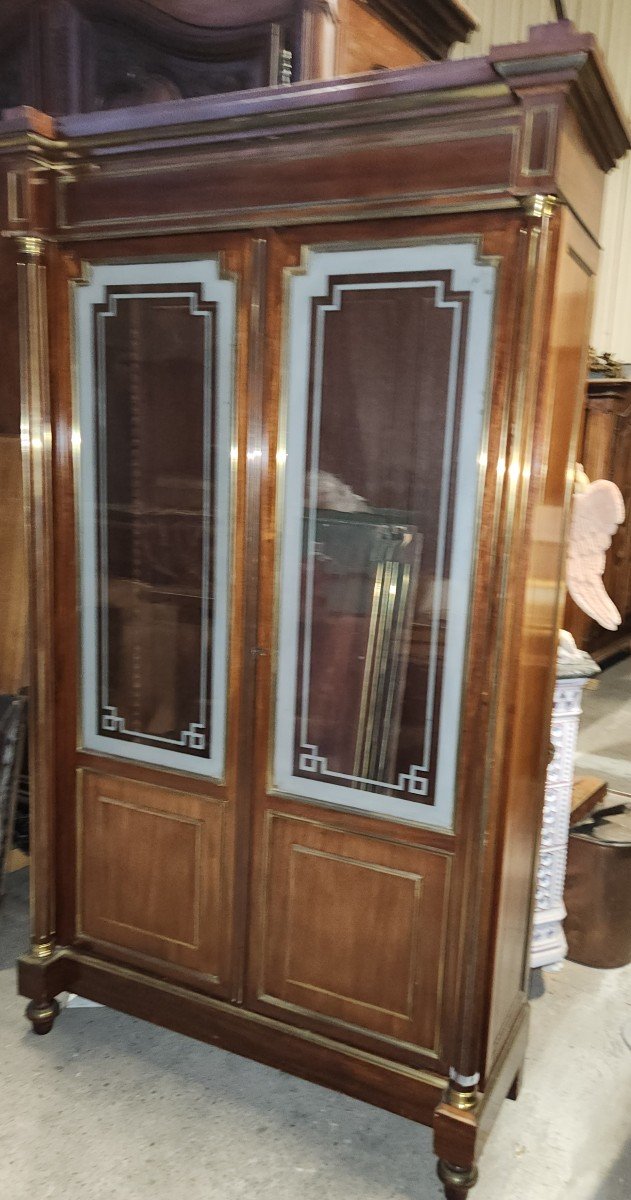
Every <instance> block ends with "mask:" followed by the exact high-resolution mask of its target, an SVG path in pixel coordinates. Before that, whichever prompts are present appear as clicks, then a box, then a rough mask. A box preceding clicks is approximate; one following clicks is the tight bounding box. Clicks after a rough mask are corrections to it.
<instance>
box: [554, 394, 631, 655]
mask: <svg viewBox="0 0 631 1200" xmlns="http://www.w3.org/2000/svg"><path fill="white" fill-rule="evenodd" d="M577 461H578V462H580V463H582V464H583V468H584V470H585V471H586V473H587V475H588V476H589V478H590V479H610V480H611V481H612V482H613V483H615V484H617V485H618V487H619V488H620V491H621V492H622V496H623V499H624V506H625V511H626V514H627V515H626V520H625V522H624V524H623V525H621V526H620V528H619V530H618V532H617V533H616V534H615V535H614V537H613V539H612V542H611V548H610V549H609V550H608V551H607V565H606V567H605V574H604V583H605V587H606V589H607V592H608V593H609V595H610V596H611V599H612V600H613V602H614V604H615V605H616V608H617V609H618V611H619V612H620V615H621V617H622V624H621V625H620V628H619V629H617V630H615V631H612V630H609V629H603V628H602V627H601V626H600V625H599V624H598V623H597V622H596V621H593V620H592V619H591V617H588V616H587V614H586V613H584V612H582V611H581V610H580V609H579V608H578V607H577V605H576V604H575V603H574V601H573V600H572V599H571V598H570V597H568V599H567V605H566V610H565V628H566V629H569V631H570V633H571V634H572V635H573V637H574V638H575V639H576V644H577V645H578V646H579V647H580V649H581V650H587V652H588V653H589V654H592V655H593V656H594V658H595V659H596V661H597V662H605V661H607V660H608V659H610V658H612V657H613V656H614V655H616V654H620V653H628V652H629V651H631V380H628V379H590V380H589V381H588V384H587V396H586V398H585V410H584V415H583V424H582V434H581V441H580V444H579V450H578V455H577Z"/></svg>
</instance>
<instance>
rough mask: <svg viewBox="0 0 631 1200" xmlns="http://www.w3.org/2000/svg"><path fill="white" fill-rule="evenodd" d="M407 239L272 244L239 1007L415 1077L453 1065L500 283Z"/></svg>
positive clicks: (458, 253) (314, 235)
mask: <svg viewBox="0 0 631 1200" xmlns="http://www.w3.org/2000/svg"><path fill="white" fill-rule="evenodd" d="M407 228H409V229H410V230H411V233H412V236H410V237H407V238H405V237H404V238H402V239H401V240H400V241H395V240H394V239H392V238H390V239H385V238H384V237H383V232H382V231H381V230H379V229H377V230H375V227H374V226H372V227H366V228H365V230H362V228H361V227H357V228H355V229H353V230H352V231H350V230H349V231H347V230H344V229H343V228H342V229H341V230H340V228H339V227H338V228H337V229H336V231H335V234H336V236H335V238H333V237H332V236H331V233H330V231H327V230H325V229H319V230H315V231H309V232H308V234H305V232H304V231H296V232H287V233H284V234H282V235H278V237H276V238H275V240H274V241H273V244H272V247H271V252H270V266H269V293H268V298H269V312H270V314H271V315H270V320H271V321H272V323H273V329H272V331H271V336H270V337H269V338H268V344H269V345H273V344H274V341H275V340H276V341H277V342H278V341H280V343H281V349H280V355H279V357H278V359H277V361H272V360H270V363H269V365H268V375H267V405H268V407H267V412H266V420H265V424H266V427H267V428H268V430H269V434H270V444H269V448H268V450H269V463H270V468H273V470H270V477H269V480H268V483H269V490H268V492H267V502H266V504H265V505H264V511H265V514H266V515H265V522H264V532H263V539H262V547H263V561H262V568H263V569H262V584H261V587H262V608H261V624H260V644H261V648H262V650H264V651H266V652H267V651H269V653H265V654H264V655H263V656H262V657H261V658H260V660H259V676H258V686H257V700H258V712H257V716H258V726H257V736H256V755H257V761H256V775H255V778H256V806H257V813H256V824H255V836H254V842H253V847H254V866H253V879H254V891H253V895H252V927H251V942H250V954H251V957H250V974H249V981H248V988H249V993H248V994H249V1003H250V1004H251V1005H253V1006H255V1007H259V1008H261V1009H262V1010H263V1011H265V1012H267V1013H269V1014H272V1013H273V1014H275V1015H276V1016H280V1015H282V1017H283V1019H289V1020H292V1021H295V1022H297V1023H302V1024H306V1025H307V1026H308V1027H309V1028H313V1027H316V1028H319V1029H320V1030H321V1032H322V1033H323V1034H327V1033H328V1034H329V1035H331V1034H332V1036H334V1037H337V1038H343V1039H344V1040H347V1041H350V1042H354V1043H355V1044H360V1045H366V1044H370V1043H371V1040H372V1044H373V1046H374V1045H375V1044H378V1042H380V1043H381V1044H382V1051H383V1049H384V1044H387V1053H388V1054H389V1055H390V1056H392V1055H394V1056H399V1057H402V1058H407V1059H411V1060H412V1061H417V1060H418V1058H419V1056H421V1057H424V1058H425V1059H427V1058H429V1059H432V1058H433V1059H436V1058H439V1057H440V1054H441V1013H442V1005H443V983H444V980H443V971H444V961H445V929H446V917H447V910H448V903H449V893H450V879H451V874H452V858H453V848H454V842H453V833H452V831H453V818H454V794H455V780H456V768H457V756H458V744H459V735H460V711H461V697H462V689H463V677H464V675H463V673H464V663H465V656H466V642H467V621H468V612H469V595H470V588H471V578H472V567H473V560H474V547H475V539H476V529H477V524H476V522H477V511H478V481H479V471H480V466H481V463H482V455H483V445H484V437H485V410H486V394H487V383H488V372H489V359H490V340H491V338H490V330H491V317H492V305H493V295H494V289H495V277H496V266H495V264H494V262H493V261H491V260H485V259H484V258H483V257H482V256H481V254H480V247H479V244H478V241H477V239H476V238H475V236H469V237H467V236H466V235H463V236H462V237H454V238H450V237H447V236H444V237H443V236H439V237H437V238H436V239H435V240H432V239H431V238H428V237H423V236H418V235H417V236H413V233H414V231H415V230H418V233H419V234H422V232H424V229H422V228H419V226H418V224H415V225H412V224H411V223H410V225H408V227H407ZM424 228H426V227H424ZM445 232H447V230H445ZM281 324H282V331H283V332H282V336H280V337H279V334H278V330H279V328H280V327H281ZM275 538H277V553H276V557H275V559H274V556H273V553H272V551H273V546H274V539H275ZM376 1039H378V1042H376Z"/></svg>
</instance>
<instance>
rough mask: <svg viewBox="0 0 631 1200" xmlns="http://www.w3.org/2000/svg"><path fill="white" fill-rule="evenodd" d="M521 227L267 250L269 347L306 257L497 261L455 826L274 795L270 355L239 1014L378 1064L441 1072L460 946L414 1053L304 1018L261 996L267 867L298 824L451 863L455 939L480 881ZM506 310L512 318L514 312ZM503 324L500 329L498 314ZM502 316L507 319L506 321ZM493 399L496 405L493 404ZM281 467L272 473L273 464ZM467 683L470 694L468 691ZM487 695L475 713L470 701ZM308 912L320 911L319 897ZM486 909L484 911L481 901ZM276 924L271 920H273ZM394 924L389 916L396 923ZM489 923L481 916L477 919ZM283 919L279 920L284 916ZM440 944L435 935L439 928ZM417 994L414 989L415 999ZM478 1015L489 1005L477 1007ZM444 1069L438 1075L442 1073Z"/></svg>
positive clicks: (420, 230) (273, 393) (392, 233)
mask: <svg viewBox="0 0 631 1200" xmlns="http://www.w3.org/2000/svg"><path fill="white" fill-rule="evenodd" d="M519 226H520V222H519V217H517V218H516V219H515V220H514V221H511V222H504V221H498V219H497V217H496V215H495V214H492V213H490V214H483V213H475V214H472V215H471V214H459V215H442V216H435V217H425V218H422V219H417V218H410V219H405V220H400V221H396V222H391V223H390V224H389V227H388V229H387V237H386V236H385V235H386V229H385V227H384V224H383V223H381V222H375V221H372V222H358V223H353V225H352V226H349V225H347V224H337V225H329V226H326V225H318V226H308V227H300V228H297V229H284V230H282V231H280V230H279V231H278V233H277V234H275V235H272V237H271V239H270V248H269V261H270V269H269V276H268V300H267V306H268V313H269V330H270V334H269V337H268V344H274V343H275V342H276V340H277V339H281V337H282V327H283V320H284V317H283V312H284V309H283V302H284V282H283V273H284V270H285V268H287V269H289V270H291V269H299V268H300V265H301V253H302V247H303V246H310V245H314V246H317V245H322V246H325V245H331V244H347V245H352V244H353V243H355V242H357V243H366V242H374V243H375V244H381V245H383V244H390V243H391V242H392V243H395V244H396V243H399V244H400V243H402V242H406V241H415V242H416V241H418V242H425V241H435V242H449V241H471V240H472V239H474V240H475V239H477V240H478V241H479V253H480V255H481V256H482V257H483V259H484V260H485V261H488V260H489V259H490V260H495V261H496V262H497V264H498V266H499V271H498V281H497V290H496V299H495V307H496V312H497V314H498V316H497V318H496V320H494V323H493V337H492V343H491V351H490V357H489V368H488V387H487V395H486V401H485V404H486V419H485V425H484V434H483V438H482V442H481V445H480V461H479V492H478V503H477V510H476V535H475V542H474V549H473V564H474V566H473V572H472V581H471V600H470V616H469V633H468V640H467V646H466V650H465V656H464V659H465V662H464V682H463V701H462V709H461V714H460V736H459V754H458V767H457V778H456V805H455V820H454V826H453V828H451V829H448V828H447V829H446V828H444V827H443V828H441V827H433V828H432V827H430V826H428V825H427V824H421V823H420V821H419V819H417V820H405V819H403V818H402V817H400V816H397V817H393V816H386V815H383V814H376V813H373V814H368V813H365V812H361V811H359V810H352V809H350V808H345V807H344V806H339V807H338V806H337V805H336V806H335V807H333V806H330V805H327V804H325V803H323V802H321V801H317V800H315V799H313V800H308V799H305V798H301V797H298V796H296V795H293V794H288V793H287V792H285V791H283V792H282V793H281V792H280V791H277V790H275V789H274V788H273V787H272V786H271V778H270V761H271V755H272V745H273V739H272V734H271V723H272V714H273V704H274V681H273V655H274V629H275V603H276V595H277V587H278V572H279V563H278V555H276V556H274V554H273V546H274V544H275V541H276V538H277V531H278V524H277V522H278V505H279V499H278V495H277V466H278V465H280V466H281V468H282V459H283V450H284V447H283V443H282V426H281V413H280V409H279V397H280V395H281V394H282V390H283V384H284V380H283V370H284V367H283V362H282V356H281V354H280V352H279V353H278V354H277V355H276V356H274V358H272V356H270V358H269V360H268V362H267V366H266V381H265V414H266V415H265V425H266V428H267V429H268V431H269V454H268V459H267V468H266V472H265V479H264V490H263V499H262V506H261V511H262V532H261V546H262V550H263V558H262V562H261V575H260V585H259V587H260V596H261V602H260V623H259V630H260V632H259V642H260V645H261V647H262V648H263V650H264V655H263V656H262V657H261V658H260V659H259V662H258V668H257V670H258V673H257V733H256V744H255V773H256V774H255V789H254V799H255V814H254V822H253V828H254V840H253V852H252V864H251V875H252V915H251V928H250V954H249V960H248V982H247V1003H248V1006H249V1007H251V1008H252V1009H254V1010H255V1011H260V1012H263V1013H265V1014H266V1015H268V1016H275V1017H276V1019H283V1020H286V1021H290V1022H291V1023H292V1024H295V1025H297V1026H299V1027H301V1028H308V1029H312V1030H316V1031H317V1032H318V1033H320V1034H322V1035H323V1036H333V1037H335V1038H337V1039H340V1040H343V1041H346V1042H348V1043H351V1044H353V1045H355V1046H358V1047H361V1048H363V1049H368V1050H371V1051H372V1052H377V1053H383V1054H385V1056H386V1057H388V1058H391V1059H397V1060H399V1061H403V1062H407V1063H409V1064H411V1065H415V1066H425V1067H427V1068H428V1069H439V1067H440V1069H442V1068H444V1069H446V1068H447V1067H448V1066H449V1063H448V1062H447V1054H448V1052H449V1050H448V1048H449V1045H450V1042H451V1041H452V1040H453V1039H454V1038H455V1037H456V1029H455V1026H454V1021H455V1019H456V1016H455V1010H454V1005H453V993H454V990H455V989H456V988H457V987H458V986H459V985H460V980H461V977H462V976H461V973H462V969H463V958H462V955H463V947H462V945H451V944H449V941H447V942H446V943H445V945H444V953H441V966H440V972H441V979H440V986H439V994H438V995H437V997H436V1006H437V1014H438V1016H437V1020H438V1026H439V1029H438V1033H437V1036H436V1039H435V1042H434V1044H433V1045H427V1044H425V1045H420V1044H419V1043H418V1042H416V1043H415V1044H413V1045H410V1044H407V1043H404V1042H403V1041H401V1040H397V1039H396V1038H395V1039H393V1040H390V1039H388V1038H385V1039H384V1038H383V1037H380V1035H378V1034H376V1033H375V1032H374V1031H372V1032H370V1031H368V1030H367V1029H361V1028H359V1027H358V1026H356V1027H351V1026H350V1025H349V1024H346V1023H344V1022H342V1021H340V1022H336V1021H334V1020H331V1018H330V1016H329V1017H328V1018H327V1017H325V1016H324V1015H322V1014H318V1013H314V1012H313V1011H307V1010H303V1009H301V1008H300V1007H297V1006H293V1007H292V1006H291V1005H287V1004H286V1003H284V1002H283V1001H282V1000H281V998H280V994H279V995H278V996H277V995H274V996H270V995H269V994H268V992H267V991H266V988H265V979H266V969H267V968H266V961H267V953H268V952H267V950H266V947H265V922H266V921H267V920H268V916H269V913H268V909H269V903H270V901H269V894H268V877H269V871H270V861H271V858H272V857H273V854H274V851H273V843H272V840H271V839H272V838H273V828H274V825H275V824H279V823H282V822H284V821H286V820H287V819H294V820H295V823H296V828H298V829H299V828H300V827H301V825H302V826H304V825H306V824H309V823H312V824H313V826H314V827H317V828H320V829H327V830H330V831H335V830H337V831H338V833H339V835H340V837H344V836H346V835H347V834H357V835H364V836H365V837H366V838H368V839H378V840H379V841H382V842H384V843H387V844H393V843H394V844H398V845H400V847H401V855H402V858H403V856H404V855H405V854H406V853H407V851H408V849H409V848H410V847H416V848H417V849H418V851H419V855H420V854H421V852H426V851H429V852H430V853H431V854H436V855H439V856H440V855H446V856H447V858H448V859H449V861H450V866H451V870H450V873H449V885H448V889H447V892H446V894H445V897H444V908H443V912H444V914H445V920H446V922H447V924H446V928H459V927H460V919H461V912H462V911H463V909H464V908H465V907H466V905H467V887H468V886H469V885H470V881H471V877H472V876H471V873H472V872H473V873H474V874H475V875H476V876H479V874H480V872H481V871H482V869H483V867H482V864H483V862H486V857H485V852H484V837H485V832H484V831H485V828H486V825H485V822H486V821H487V817H486V815H485V814H486V813H487V809H488V803H489V788H490V786H491V781H490V776H489V772H488V767H487V762H486V761H485V746H486V739H487V738H488V737H490V736H492V735H493V720H494V712H495V704H496V699H497V678H498V673H497V670H496V664H495V663H494V662H493V660H492V656H491V655H490V653H489V647H490V646H491V645H493V638H494V637H495V634H496V631H497V629H498V628H499V625H500V623H501V619H502V615H501V614H502V606H503V604H504V596H503V594H502V593H501V592H500V591H499V590H498V589H497V588H495V587H494V586H493V580H494V577H496V576H497V574H498V572H499V571H501V570H502V569H503V565H502V564H503V558H502V541H501V539H502V537H503V536H505V529H506V527H505V525H504V524H503V520H504V519H503V517H502V516H501V515H500V513H501V509H502V508H503V506H505V505H506V502H507V501H506V496H507V491H506V486H505V484H506V470H505V464H506V461H507V439H508V435H509V429H510V425H509V421H508V419H507V416H506V406H507V397H508V396H509V395H510V391H509V389H510V386H511V381H510V374H509V362H510V355H511V353H512V352H513V349H512V342H511V338H512V337H513V334H514V330H515V328H516V319H517V309H516V307H515V301H514V300H513V299H512V298H513V297H514V296H515V294H516V291H517V284H518V273H517V269H514V268H517V267H518V264H519V256H520V253H521V243H520V240H519ZM511 301H512V303H513V309H511V307H510V306H511ZM500 313H505V314H506V316H505V317H503V318H502V319H501V320H500V319H499V314H500ZM509 314H510V315H509ZM491 398H493V399H492V404H491ZM277 456H278V458H279V464H278V463H277ZM473 680H475V687H474V688H473V687H472V681H473ZM481 695H482V696H484V703H483V704H482V705H480V703H479V701H478V700H477V699H476V697H479V696H481ZM312 902H313V903H314V904H315V903H317V899H316V897H313V898H312ZM485 904H486V900H485ZM277 915H278V914H277ZM393 915H394V914H393ZM487 917H488V914H487V912H486V909H485V916H484V920H486V919H487ZM285 919H287V914H285ZM435 932H436V936H437V937H438V938H441V937H442V936H443V932H442V928H437V929H436V931H435ZM423 987H424V985H423V984H421V991H422V990H423ZM478 1004H479V1007H480V1012H481V1013H483V1011H484V1004H485V998H484V997H483V996H480V997H479V999H478ZM441 1064H442V1067H441Z"/></svg>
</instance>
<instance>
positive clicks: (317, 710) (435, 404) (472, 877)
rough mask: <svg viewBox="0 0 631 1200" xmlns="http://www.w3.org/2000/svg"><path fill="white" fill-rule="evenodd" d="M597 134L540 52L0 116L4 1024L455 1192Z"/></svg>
mask: <svg viewBox="0 0 631 1200" xmlns="http://www.w3.org/2000/svg"><path fill="white" fill-rule="evenodd" d="M393 7H394V6H393V5H390V4H388V5H386V4H385V3H384V4H383V6H381V8H382V9H383V13H384V15H387V11H388V12H389V11H392V10H393ZM410 7H411V6H410ZM386 10H387V11H386ZM628 144H629V142H628V135H627V131H626V126H625V124H624V121H623V119H622V117H621V116H620V112H619V110H618V108H617V105H616V101H615V99H614V98H613V97H612V96H611V94H610V92H609V85H608V83H607V79H606V76H605V75H604V73H603V72H602V71H601V68H600V59H599V55H598V51H597V48H596V46H595V43H594V40H593V38H591V37H590V35H583V34H578V33H576V32H574V31H573V29H572V27H571V26H569V25H568V24H566V23H560V24H559V25H553V26H545V27H540V28H538V29H535V30H533V31H532V35H531V39H530V41H529V42H528V43H525V44H523V45H518V46H502V47H496V48H495V49H494V50H492V51H491V53H490V55H489V56H488V58H486V59H478V60H476V61H474V62H467V61H464V62H450V63H442V62H441V63H434V64H429V65H422V66H421V67H419V68H411V69H410V70H403V71H397V72H393V73H383V74H378V73H374V72H372V73H370V74H366V75H360V76H357V77H355V78H350V79H349V78H344V79H343V80H341V81H329V82H316V83H313V82H312V83H297V84H294V85H292V86H291V87H286V88H274V89H262V90H261V91H259V92H257V93H255V94H253V93H252V92H244V93H240V94H239V95H236V96H222V97H213V98H200V97H197V98H195V99H189V100H183V101H179V102H177V103H172V104H169V103H167V104H163V105H147V106H144V107H143V106H140V107H136V108H128V109H122V110H121V109H119V110H116V111H113V112H98V113H90V114H82V115H81V114H80V115H73V116H65V117H60V118H57V119H55V118H52V117H51V116H46V115H43V114H41V113H33V112H32V111H27V112H17V113H16V112H14V113H13V114H11V115H9V116H7V117H6V118H5V120H4V121H3V122H1V123H0V181H2V190H1V192H0V199H1V200H2V202H3V205H4V207H3V209H2V214H3V215H2V220H3V232H5V234H7V237H6V238H5V239H3V241H4V243H5V244H6V245H7V247H8V250H7V251H6V253H5V254H4V256H2V260H1V261H2V278H3V288H4V290H5V293H6V294H9V293H10V289H11V288H13V290H15V281H16V279H17V281H18V285H19V304H17V305H16V306H14V309H13V324H14V326H15V327H16V328H18V329H19V334H20V345H21V365H22V372H21V376H22V391H23V404H24V414H25V425H24V438H23V441H24V461H25V467H26V473H25V477H26V478H27V479H28V480H29V481H30V482H29V490H28V496H29V500H30V512H31V523H30V547H31V562H32V565H33V574H32V579H31V596H32V605H31V632H32V655H31V668H32V703H31V706H30V710H31V714H32V725H31V738H30V753H31V767H32V773H33V779H34V785H35V786H34V791H35V797H36V802H35V805H34V813H33V815H34V826H33V841H32V851H33V867H32V870H33V884H34V891H33V912H32V949H31V951H30V952H29V953H27V954H25V955H24V956H23V958H22V959H21V960H20V966H19V984H20V990H21V992H22V993H23V994H24V995H25V996H27V997H29V999H30V1000H31V1004H30V1006H29V1010H28V1011H29V1016H30V1018H31V1020H32V1022H33V1025H34V1028H35V1029H36V1030H37V1031H39V1032H41V1033H44V1032H47V1031H48V1030H49V1029H50V1028H51V1026H52V1024H53V1021H54V1017H55V1011H56V1006H55V996H56V995H57V994H58V993H59V992H61V991H64V990H67V991H72V992H76V993H77V994H79V995H83V996H87V997H89V998H92V999H95V1000H99V1001H102V1002H103V1003H105V1004H109V1005H112V1006H114V1007H117V1008H120V1009H122V1010H123V1011H125V1012H129V1013H132V1014H134V1015H136V1016H138V1017H143V1018H145V1019H148V1020H153V1021H156V1022H159V1023H162V1024H164V1025H166V1026H169V1027H171V1028H173V1029H176V1030H178V1031H180V1032H181V1033H186V1034H189V1035H192V1036H195V1037H199V1038H201V1039H202V1040H206V1041H209V1042H211V1043H213V1044H214V1045H219V1046H223V1047H224V1048H226V1049H229V1050H233V1051H236V1052H237V1053H241V1054H245V1055H248V1056H251V1057H253V1058H257V1059H260V1060H262V1061H263V1062H266V1063H270V1064H272V1065H274V1066H277V1067H280V1068H282V1069H285V1070H288V1071H292V1072H294V1073H296V1074H298V1075H302V1076H304V1077H306V1078H307V1079H311V1080H314V1081H316V1082H318V1083H321V1084H325V1085H328V1086H331V1087H334V1088H338V1089H341V1090H343V1091H346V1092H348V1093H350V1094H351V1095H354V1096H357V1097H360V1098H363V1099H365V1100H368V1101H371V1102H373V1103H375V1104H378V1105H381V1106H384V1107H386V1108H390V1109H392V1110H393V1111H395V1112H397V1113H400V1114H402V1115H405V1116H407V1117H410V1118H412V1119H414V1120H417V1121H420V1122H424V1123H427V1124H431V1125H432V1126H433V1128H434V1134H435V1147H436V1151H437V1154H438V1157H439V1159H440V1176H441V1179H442V1180H443V1183H444V1185H445V1191H446V1195H447V1197H448V1198H449V1200H463V1197H464V1196H465V1194H466V1192H467V1191H468V1189H469V1188H470V1187H472V1186H473V1184H474V1182H475V1179H476V1168H475V1160H476V1157H477V1156H478V1155H479V1153H480V1151H481V1149H482V1146H483V1144H484V1141H485V1138H486V1136H487V1134H488V1132H489V1129H490V1128H491V1125H492V1123H493V1120H494V1116H495V1114H496V1112H497V1110H498V1108H499V1106H500V1104H501V1101H502V1100H503V1099H504V1097H506V1096H507V1095H508V1094H509V1093H510V1092H514V1091H515V1090H516V1087H517V1083H518V1079H519V1076H520V1073H521V1070H522V1066H523V1062H524V1053H525V1045H526V1036H527V1023H528V974H529V972H528V961H529V935H530V923H531V909H532V900H533V878H534V870H535V865H536V861H537V851H538V839H539V831H540V828H541V813H542V805H543V787H544V777H545V770H546V764H547V750H548V744H549V728H550V713H551V704H552V692H553V686H554V674H555V671H554V668H555V656H556V641H557V628H556V624H557V617H558V604H559V596H560V586H561V580H560V575H561V565H562V562H563V552H564V542H563V537H564V528H565V521H566V518H567V513H568V507H569V501H570V492H571V472H570V471H569V464H570V463H573V461H574V457H575V452H576V445H575V431H576V429H577V423H578V422H577V417H578V413H579V409H580V405H581V403H582V385H583V380H584V375H585V360H586V357H587V354H586V351H587V336H588V325H589V317H590V313H591V300H592V292H593V284H594V271H595V267H596V263H597V259H598V244H597V234H598V228H599V220H600V205H601V199H602V191H603V182H604V172H605V171H606V170H607V169H608V168H609V167H612V166H613V165H614V164H615V162H616V160H617V159H618V158H619V157H620V156H621V154H623V153H624V151H625V150H626V148H627V147H628ZM5 275H6V280H5V279H4V276H5ZM46 331H47V332H48V338H47V337H46ZM368 1191H370V1189H369V1188H368Z"/></svg>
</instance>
